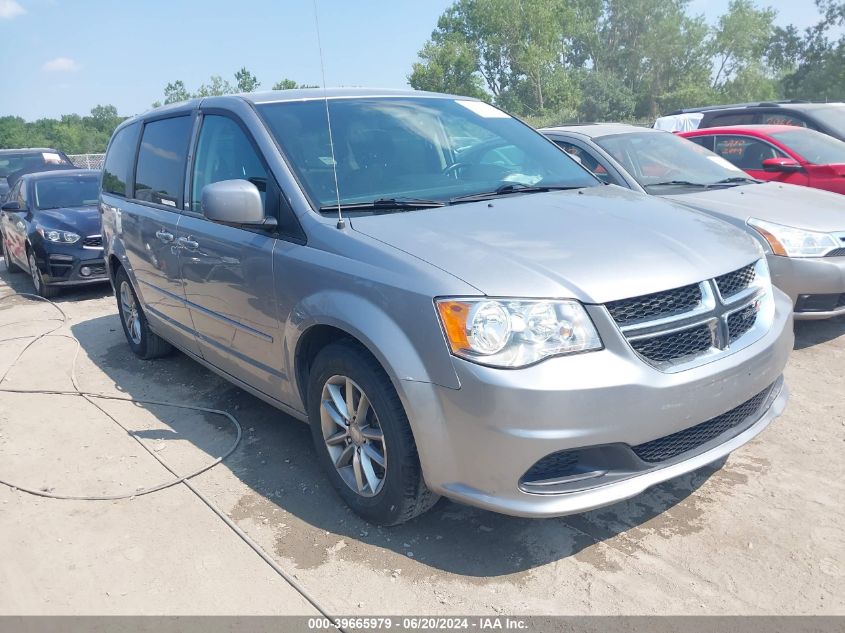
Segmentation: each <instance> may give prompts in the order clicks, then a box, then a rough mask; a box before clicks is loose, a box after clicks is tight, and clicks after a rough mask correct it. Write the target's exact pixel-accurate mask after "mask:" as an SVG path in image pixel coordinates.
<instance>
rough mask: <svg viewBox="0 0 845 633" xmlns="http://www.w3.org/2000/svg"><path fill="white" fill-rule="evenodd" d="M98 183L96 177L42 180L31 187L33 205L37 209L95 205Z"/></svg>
mask: <svg viewBox="0 0 845 633" xmlns="http://www.w3.org/2000/svg"><path fill="white" fill-rule="evenodd" d="M97 185H98V183H97V177H96V176H65V177H62V178H42V179H40V180H36V181H35V184H34V186H33V194H34V195H33V198H34V205H35V207H36V208H37V209H61V208H72V207H86V206H91V205H95V204H97V195H98V193H99V191H98V186H97Z"/></svg>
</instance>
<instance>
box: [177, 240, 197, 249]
mask: <svg viewBox="0 0 845 633" xmlns="http://www.w3.org/2000/svg"><path fill="white" fill-rule="evenodd" d="M176 243H177V244H178V245H179V246H180V247H182V248H185V249H187V250H189V251H195V250H197V249H198V248H199V247H200V245H199V242H195V241H194V240H192V239H191V238H190V237H180V238H178V239H177V240H176Z"/></svg>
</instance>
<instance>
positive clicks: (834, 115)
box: [812, 103, 845, 137]
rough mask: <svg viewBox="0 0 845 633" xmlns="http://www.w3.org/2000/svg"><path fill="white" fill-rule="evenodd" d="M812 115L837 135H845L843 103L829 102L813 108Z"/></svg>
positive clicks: (844, 106) (844, 108)
mask: <svg viewBox="0 0 845 633" xmlns="http://www.w3.org/2000/svg"><path fill="white" fill-rule="evenodd" d="M812 114H813V117H815V118H816V119H817V120H818V121H821V122H822V123H823V124H824V125H826V126H827V127H828V128H830V131H831V132H833V133H835V134H836V135H837V136H840V137H842V136H845V105H843V104H841V103H840V104H831V105H829V106H827V107H824V108H814V109H813V110H812Z"/></svg>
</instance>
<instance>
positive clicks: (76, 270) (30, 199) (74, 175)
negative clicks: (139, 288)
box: [0, 169, 109, 298]
mask: <svg viewBox="0 0 845 633" xmlns="http://www.w3.org/2000/svg"><path fill="white" fill-rule="evenodd" d="M99 183H100V172H99V171H94V170H89V169H75V170H71V171H45V172H39V173H34V174H25V175H24V176H22V177H21V178H19V179H18V180H17V182H16V183H15V185H14V186H13V187H12V190H11V192H10V193H9V196H8V199H7V200H6V202H5V203H4V204H3V205H2V207H0V234H2V245H3V260H4V261H5V263H6V270H8V271H9V272H13V273H15V272H22V271H28V272H29V275H30V277H31V278H32V283H33V286H34V287H35V292H36V293H38V294H39V295H41V296H42V297H47V298H49V297H54V296H55V295H57V294H58V293H59V291H60V290H61V289H62V288H64V287H67V286H77V285H83V284H92V283H103V282H106V283H107V282H108V279H109V278H108V276H107V275H106V269H105V264H104V263H103V246H102V239H101V237H100V214H99V211H98V209H97V200H98V196H99Z"/></svg>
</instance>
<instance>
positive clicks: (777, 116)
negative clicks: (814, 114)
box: [760, 112, 809, 127]
mask: <svg viewBox="0 0 845 633" xmlns="http://www.w3.org/2000/svg"><path fill="white" fill-rule="evenodd" d="M760 123H763V124H765V125H794V126H797V127H809V126H808V125H807V122H806V121H805V120H804V119H802V118H799V117H797V116H793V115H791V114H783V113H781V112H767V113H765V114H763V115H761V119H760Z"/></svg>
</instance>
